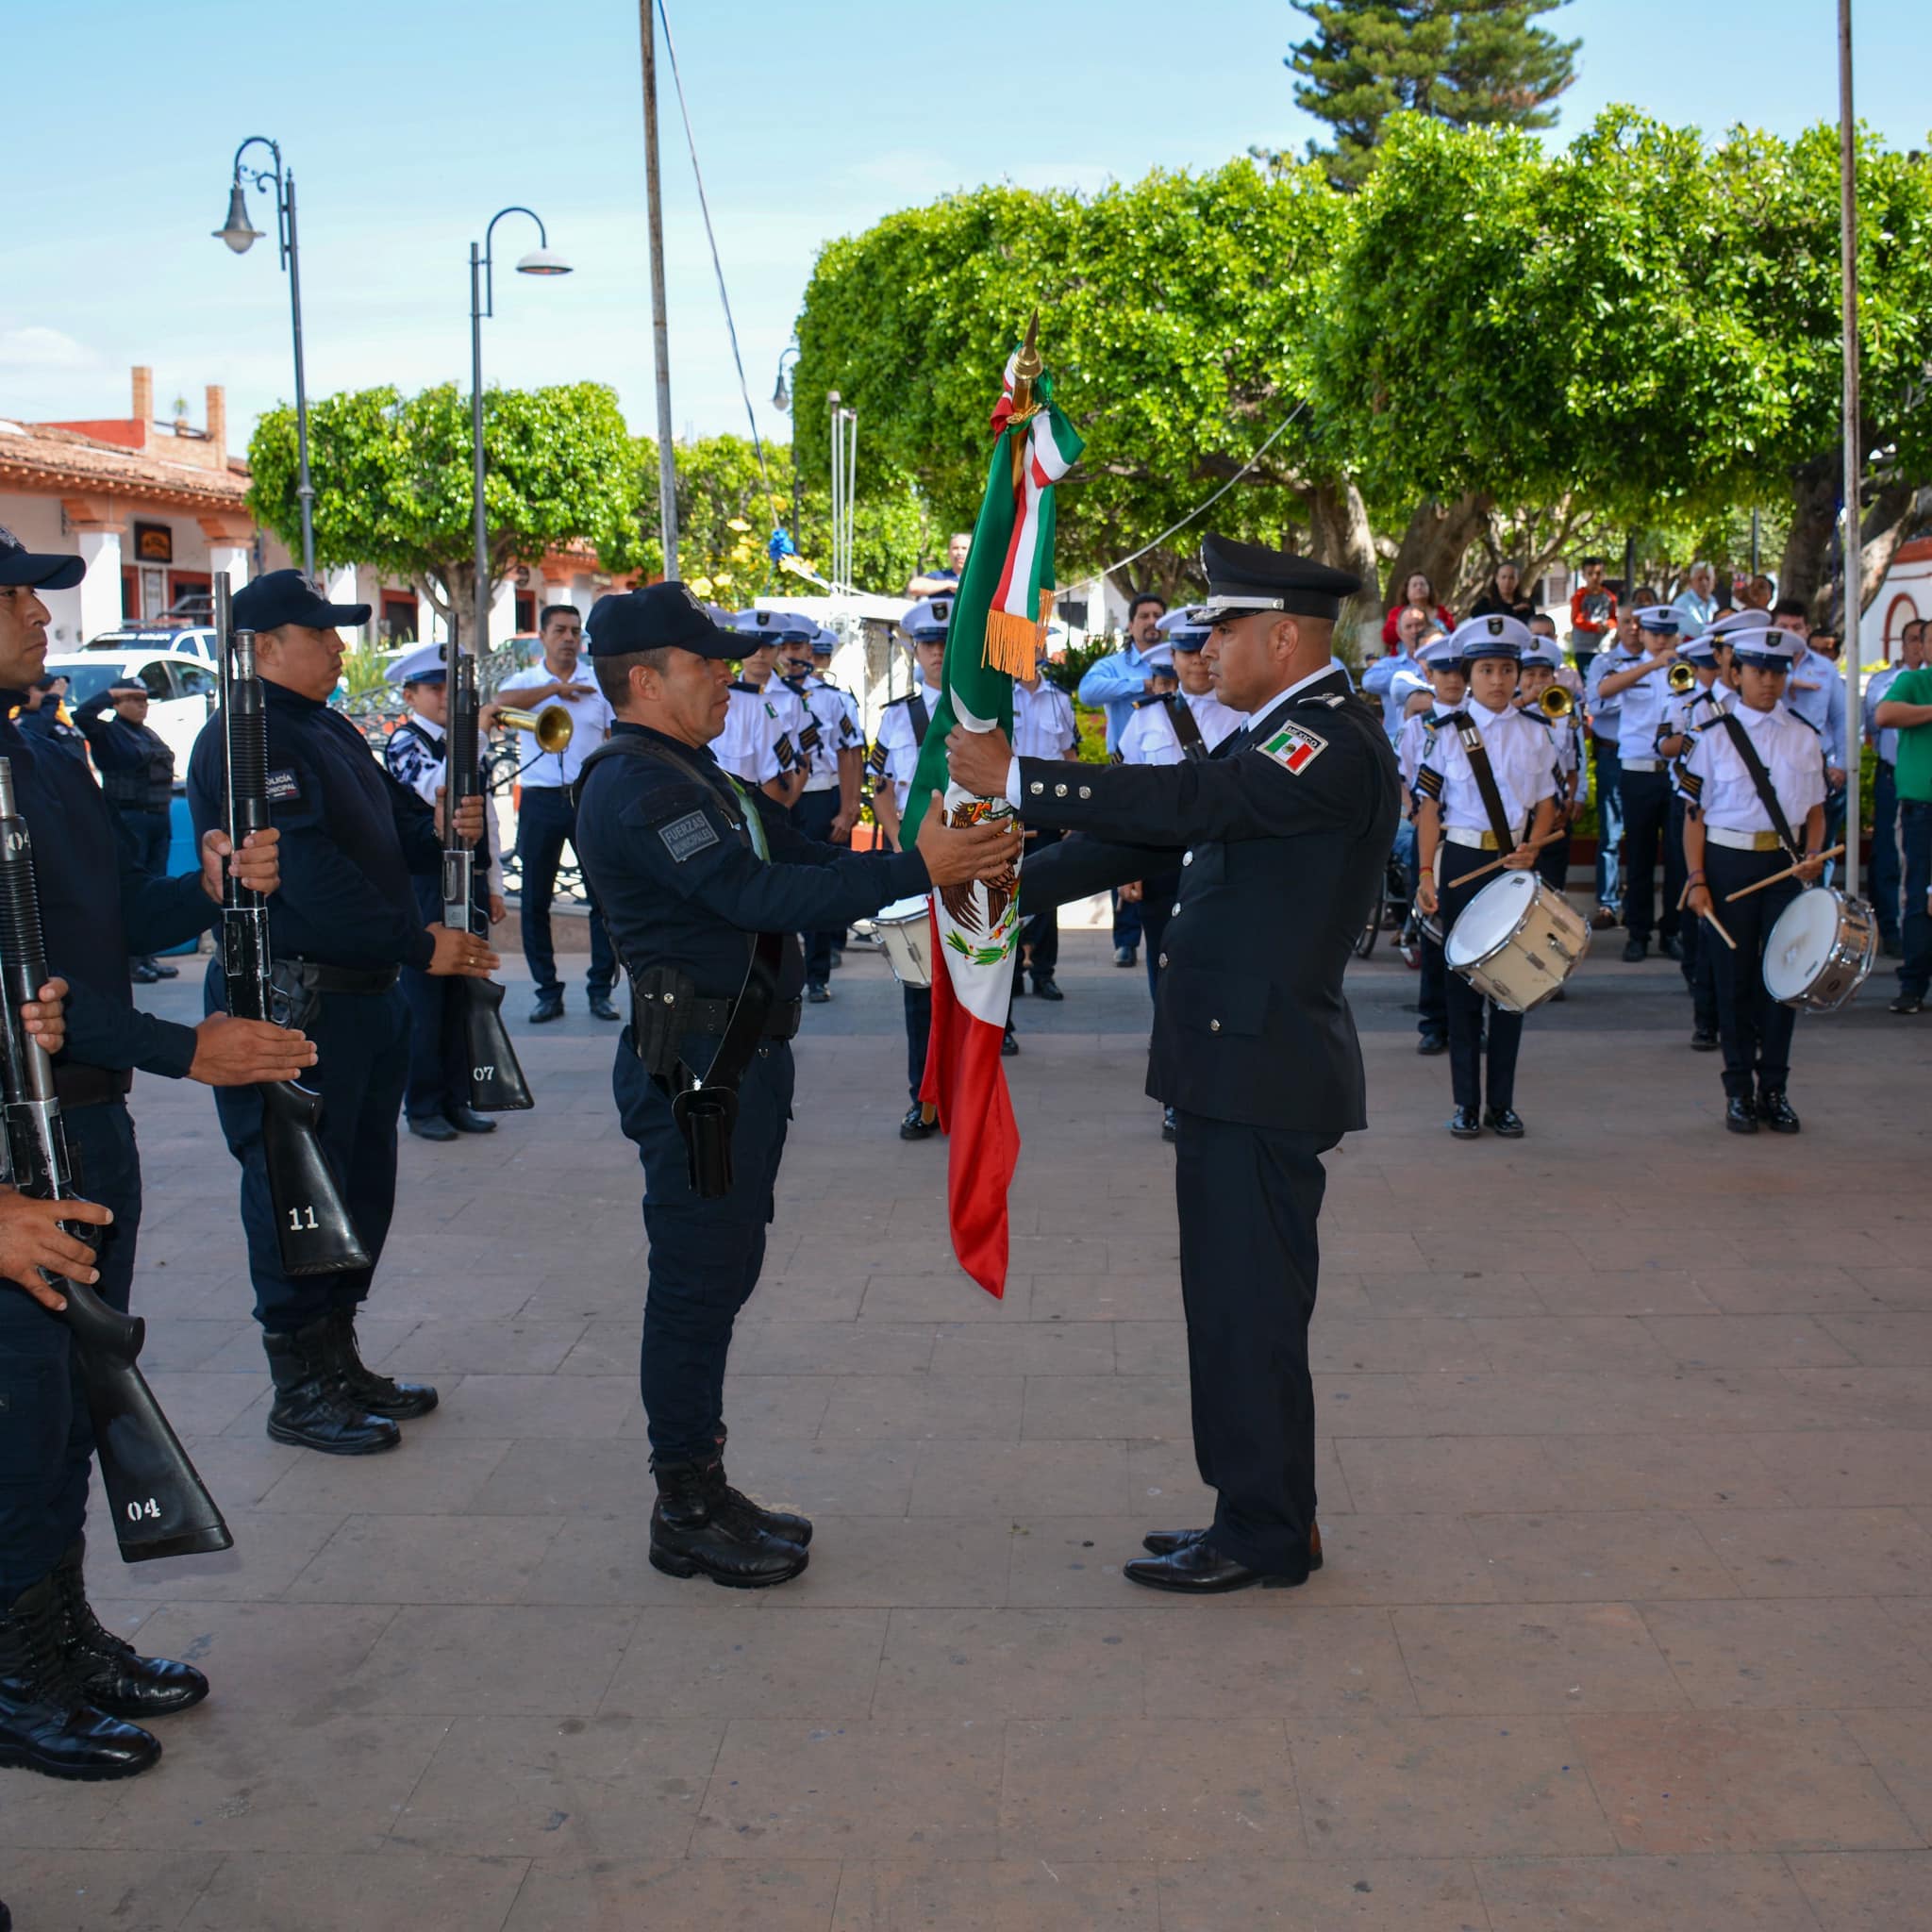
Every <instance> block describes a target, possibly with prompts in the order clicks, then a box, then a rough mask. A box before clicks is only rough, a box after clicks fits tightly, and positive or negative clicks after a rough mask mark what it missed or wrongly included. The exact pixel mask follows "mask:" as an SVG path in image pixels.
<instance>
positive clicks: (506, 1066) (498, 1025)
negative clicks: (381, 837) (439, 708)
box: [442, 638, 537, 1113]
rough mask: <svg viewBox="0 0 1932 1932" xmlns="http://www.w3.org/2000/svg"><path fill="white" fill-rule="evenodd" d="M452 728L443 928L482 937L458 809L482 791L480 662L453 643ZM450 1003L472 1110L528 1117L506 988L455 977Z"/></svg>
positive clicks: (472, 866)
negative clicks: (457, 1016) (458, 1012)
mask: <svg viewBox="0 0 1932 1932" xmlns="http://www.w3.org/2000/svg"><path fill="white" fill-rule="evenodd" d="M447 657H448V661H449V724H448V728H447V730H446V731H445V732H444V734H443V741H444V743H445V745H446V747H447V750H446V752H445V758H446V762H445V764H444V765H443V768H442V923H443V924H445V925H446V926H448V927H449V928H450V929H451V931H453V932H467V933H474V934H476V935H477V936H479V937H481V936H482V932H483V925H482V922H481V921H480V920H479V919H478V918H477V916H476V899H475V890H476V854H475V848H474V847H472V846H470V845H467V844H465V843H464V841H462V840H461V839H460V838H458V836H457V808H458V806H459V805H461V804H462V802H463V801H464V800H465V799H466V798H475V797H478V796H480V795H481V794H482V789H483V788H482V785H481V782H480V780H479V778H478V775H477V770H476V763H477V760H476V741H477V730H476V714H477V710H478V708H479V707H478V703H477V698H476V659H475V657H474V656H473V655H472V654H471V653H470V652H468V651H466V650H464V649H463V647H462V644H461V642H460V641H459V640H458V639H455V638H452V639H451V641H450V643H449V648H448V652H447ZM444 997H445V998H448V999H453V1000H460V1001H461V1002H462V1018H463V1053H464V1058H465V1060H466V1062H467V1064H468V1066H469V1069H470V1105H471V1106H472V1107H473V1108H475V1110H476V1111H477V1112H478V1113H521V1112H523V1111H524V1110H525V1108H532V1107H535V1106H536V1104H537V1103H536V1101H535V1100H534V1099H533V1098H532V1097H531V1094H530V1083H529V1082H528V1081H527V1080H525V1078H524V1070H523V1066H522V1064H521V1063H520V1062H519V1061H518V1059H517V1050H516V1048H515V1047H514V1046H512V1045H511V1044H510V1039H509V1028H508V1027H507V1026H506V1025H505V1024H503V989H502V987H500V986H498V985H497V984H496V982H495V981H494V980H493V979H469V978H452V979H451V980H449V981H448V983H447V991H446V992H445V994H444Z"/></svg>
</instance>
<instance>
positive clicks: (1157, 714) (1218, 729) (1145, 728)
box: [1117, 691, 1248, 765]
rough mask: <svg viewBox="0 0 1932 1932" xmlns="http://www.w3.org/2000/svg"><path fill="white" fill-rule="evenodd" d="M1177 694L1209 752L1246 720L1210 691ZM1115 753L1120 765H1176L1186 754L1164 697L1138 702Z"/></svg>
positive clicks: (1246, 720)
mask: <svg viewBox="0 0 1932 1932" xmlns="http://www.w3.org/2000/svg"><path fill="white" fill-rule="evenodd" d="M1179 695H1180V698H1181V702H1182V703H1183V704H1185V705H1186V706H1187V708H1188V709H1189V710H1191V712H1193V714H1194V723H1195V724H1198V725H1199V726H1200V727H1201V742H1202V743H1203V744H1204V745H1206V746H1207V747H1208V750H1209V751H1212V750H1213V749H1214V747H1215V746H1216V745H1217V744H1219V743H1220V742H1221V741H1222V740H1223V739H1224V738H1226V737H1227V736H1228V735H1229V734H1230V733H1232V732H1236V731H1239V730H1240V729H1241V726H1242V725H1243V724H1246V723H1247V722H1248V714H1247V713H1246V712H1245V711H1236V710H1232V709H1230V708H1228V707H1227V706H1226V705H1224V704H1223V703H1222V702H1221V700H1220V699H1219V698H1218V697H1216V696H1215V695H1214V693H1213V692H1212V691H1203V692H1202V693H1201V695H1200V696H1199V697H1193V696H1191V695H1189V694H1187V693H1186V692H1182V693H1180V694H1179ZM1117 756H1118V757H1119V758H1120V761H1121V763H1122V764H1124V765H1177V764H1179V763H1180V762H1181V761H1182V759H1183V758H1186V757H1187V753H1186V751H1185V750H1183V748H1182V746H1181V741H1180V735H1179V733H1177V732H1176V731H1175V730H1174V717H1173V714H1172V713H1171V712H1170V711H1169V710H1168V708H1167V701H1166V700H1165V699H1164V698H1157V699H1155V700H1154V702H1153V703H1152V704H1146V705H1142V706H1141V708H1140V709H1139V710H1137V711H1136V712H1135V713H1134V715H1133V716H1132V717H1131V718H1129V719H1128V720H1127V723H1126V728H1125V729H1124V731H1122V733H1121V742H1120V750H1119V752H1118V754H1117Z"/></svg>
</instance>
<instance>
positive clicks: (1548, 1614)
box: [1394, 1603, 1689, 1717]
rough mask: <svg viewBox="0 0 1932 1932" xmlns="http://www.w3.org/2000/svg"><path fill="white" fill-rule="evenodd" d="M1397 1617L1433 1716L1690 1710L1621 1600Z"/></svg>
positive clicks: (1400, 1613) (1403, 1612)
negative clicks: (1576, 1711)
mask: <svg viewBox="0 0 1932 1932" xmlns="http://www.w3.org/2000/svg"><path fill="white" fill-rule="evenodd" d="M1394 1621H1395V1635H1396V1638H1397V1640H1398V1641H1399V1642H1400V1643H1401V1646H1402V1657H1403V1660H1404V1662H1405V1663H1407V1666H1408V1674H1409V1676H1410V1678H1411V1679H1412V1681H1413V1682H1414V1685H1415V1695H1416V1699H1417V1701H1418V1703H1419V1704H1420V1706H1421V1707H1422V1709H1423V1710H1424V1712H1425V1713H1426V1714H1428V1715H1429V1716H1431V1717H1438V1716H1455V1715H1465V1716H1478V1715H1502V1714H1507V1713H1510V1712H1518V1711H1523V1712H1552V1713H1553V1712H1557V1711H1566V1710H1682V1709H1685V1708H1687V1707H1688V1704H1689V1700H1688V1699H1687V1698H1686V1697H1685V1695H1684V1693H1683V1691H1681V1690H1679V1689H1678V1687H1677V1683H1676V1680H1675V1679H1674V1677H1673V1676H1672V1674H1671V1672H1670V1667H1669V1666H1668V1665H1667V1664H1666V1663H1665V1662H1664V1659H1663V1658H1662V1657H1661V1656H1660V1655H1659V1654H1658V1652H1657V1645H1656V1644H1655V1643H1654V1642H1653V1641H1652V1639H1651V1635H1650V1632H1649V1631H1648V1630H1647V1629H1646V1628H1645V1626H1644V1622H1643V1619H1642V1618H1641V1616H1640V1615H1639V1614H1638V1613H1637V1611H1636V1610H1635V1609H1634V1608H1633V1607H1631V1606H1630V1605H1628V1604H1622V1603H1564V1604H1539V1605H1536V1606H1533V1607H1531V1606H1523V1605H1514V1604H1498V1605H1470V1606H1463V1607H1449V1606H1435V1605H1431V1606H1428V1607H1409V1608H1405V1609H1398V1610H1396V1611H1395V1612H1394Z"/></svg>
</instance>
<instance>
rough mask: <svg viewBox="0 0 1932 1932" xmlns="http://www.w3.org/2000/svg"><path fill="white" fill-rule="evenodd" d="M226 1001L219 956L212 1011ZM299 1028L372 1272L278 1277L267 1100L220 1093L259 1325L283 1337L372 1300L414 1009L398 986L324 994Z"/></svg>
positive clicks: (392, 1189)
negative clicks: (237, 1167) (311, 1052)
mask: <svg viewBox="0 0 1932 1932" xmlns="http://www.w3.org/2000/svg"><path fill="white" fill-rule="evenodd" d="M226 995H227V988H226V982H225V980H224V978H223V975H222V962H221V959H220V958H214V959H211V960H209V961H208V1011H209V1012H211V1013H212V1012H216V1011H220V1010H225V1007H226ZM295 1024H297V1025H299V1026H300V1028H301V1030H302V1031H303V1032H304V1033H306V1034H307V1035H308V1038H309V1039H310V1040H311V1041H314V1042H315V1051H316V1056H317V1058H316V1063H315V1065H314V1066H313V1067H312V1068H311V1069H310V1070H309V1074H308V1079H307V1080H306V1081H305V1082H304V1085H306V1086H309V1087H315V1088H319V1089H320V1091H321V1093H322V1125H321V1127H320V1129H319V1133H320V1136H321V1140H322V1146H323V1152H324V1153H325V1154H326V1155H327V1156H328V1163H329V1166H330V1167H331V1169H333V1170H334V1173H335V1177H336V1183H337V1185H338V1186H339V1187H340V1188H341V1191H342V1205H343V1206H344V1207H345V1208H347V1209H348V1210H349V1219H350V1221H351V1222H352V1223H353V1224H354V1225H355V1229H356V1232H357V1233H358V1235H360V1236H361V1237H362V1245H363V1246H364V1247H365V1248H367V1249H368V1250H369V1266H368V1267H367V1268H358V1269H356V1270H354V1271H353V1272H351V1273H349V1274H304V1275H299V1276H298V1275H291V1274H284V1273H283V1272H282V1257H281V1248H280V1246H279V1244H278V1243H277V1241H276V1239H275V1207H274V1204H273V1202H272V1201H271V1199H270V1195H269V1185H268V1161H267V1158H266V1156H265V1154H264V1153H263V1150H262V1142H261V1096H260V1094H259V1093H258V1091H257V1090H256V1089H255V1088H253V1087H218V1088H216V1089H215V1112H216V1114H217V1115H218V1116H219V1118H220V1120H221V1123H222V1133H223V1135H224V1137H225V1139H226V1141H227V1142H228V1152H229V1153H230V1154H232V1155H233V1156H234V1157H235V1158H236V1159H237V1160H239V1161H240V1162H241V1163H242V1231H243V1233H244V1234H246V1236H247V1237H248V1273H249V1277H250V1279H251V1280H252V1281H253V1282H254V1284H255V1319H256V1320H257V1321H258V1322H259V1323H260V1324H261V1325H262V1326H263V1327H264V1328H266V1329H270V1330H272V1331H274V1332H275V1333H277V1334H284V1335H286V1334H292V1333H294V1331H295V1330H296V1329H298V1328H306V1327H308V1324H310V1323H311V1322H319V1321H320V1320H321V1319H322V1318H323V1316H325V1315H327V1314H330V1313H332V1312H333V1311H334V1310H336V1309H338V1308H345V1307H346V1308H356V1307H360V1306H361V1304H362V1303H363V1302H365V1301H366V1300H367V1299H368V1298H369V1286H370V1283H371V1282H372V1281H373V1280H374V1279H375V1270H376V1267H377V1265H378V1264H379V1263H380V1262H381V1260H382V1247H383V1243H384V1242H385V1241H387V1240H388V1239H389V1224H390V1217H391V1214H392V1213H393V1212H394V1211H395V1201H396V1117H397V1115H398V1114H399V1113H400V1112H401V1111H402V1105H403V1090H404V1088H405V1087H406V1086H407V1085H408V1049H409V1008H408V1002H407V1001H406V1000H405V999H404V997H403V994H402V991H401V989H400V988H398V987H391V989H390V991H388V992H379V993H360V992H325V993H318V994H316V995H315V997H314V999H313V1000H312V1001H311V1003H310V1010H308V1011H307V1012H305V1013H303V1014H301V1015H299V1016H298V1017H297V1020H296V1023H295Z"/></svg>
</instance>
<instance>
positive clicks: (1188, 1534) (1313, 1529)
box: [1141, 1523, 1322, 1571]
mask: <svg viewBox="0 0 1932 1932" xmlns="http://www.w3.org/2000/svg"><path fill="white" fill-rule="evenodd" d="M1207 1534H1208V1532H1207V1531H1206V1530H1205V1529H1150V1530H1149V1531H1148V1532H1147V1534H1146V1535H1145V1536H1143V1537H1142V1538H1141V1548H1142V1549H1143V1550H1145V1551H1146V1552H1147V1553H1148V1554H1149V1555H1150V1556H1155V1557H1171V1556H1173V1555H1174V1552H1175V1551H1176V1550H1179V1549H1185V1548H1186V1547H1187V1545H1188V1544H1189V1543H1197V1542H1199V1541H1201V1539H1202V1538H1203V1537H1205V1536H1206V1535H1207ZM1321 1567H1322V1525H1321V1524H1319V1523H1311V1524H1309V1525H1308V1568H1309V1569H1310V1570H1311V1571H1313V1570H1319V1569H1320V1568H1321Z"/></svg>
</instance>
